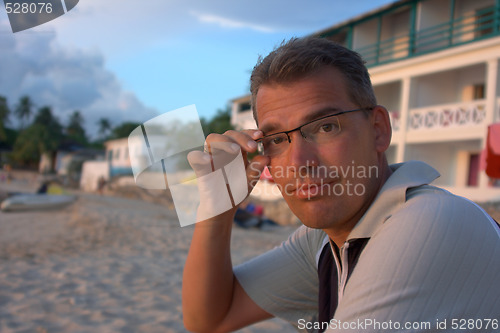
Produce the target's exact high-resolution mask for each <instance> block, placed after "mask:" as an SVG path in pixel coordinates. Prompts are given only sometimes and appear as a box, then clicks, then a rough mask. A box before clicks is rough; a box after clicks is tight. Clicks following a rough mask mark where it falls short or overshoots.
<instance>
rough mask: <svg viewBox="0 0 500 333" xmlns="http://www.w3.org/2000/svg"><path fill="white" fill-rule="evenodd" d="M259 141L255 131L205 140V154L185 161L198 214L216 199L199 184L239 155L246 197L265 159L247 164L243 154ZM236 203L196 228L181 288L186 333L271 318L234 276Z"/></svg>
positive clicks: (225, 328)
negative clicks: (196, 188) (192, 178)
mask: <svg viewBox="0 0 500 333" xmlns="http://www.w3.org/2000/svg"><path fill="white" fill-rule="evenodd" d="M262 135H263V134H262V132H261V131H258V130H246V131H241V132H238V131H227V132H226V133H224V134H223V135H221V134H210V135H209V136H208V137H207V139H206V143H205V151H203V152H201V151H196V152H191V153H190V154H189V155H188V160H189V163H190V164H191V166H192V168H193V169H194V170H195V173H196V175H197V179H198V186H199V189H200V199H201V200H200V203H201V204H200V209H199V211H198V213H199V214H201V215H202V216H203V214H205V215H207V213H210V212H211V211H210V209H213V206H212V205H214V204H216V200H217V199H218V198H220V193H215V192H214V190H213V188H212V186H211V185H210V182H209V181H207V182H205V181H204V179H207V178H206V177H204V176H206V175H209V174H211V173H213V172H214V171H216V170H217V169H218V168H224V166H226V165H228V163H231V162H232V161H233V160H234V159H235V158H236V157H237V156H238V155H239V154H242V157H243V161H244V167H245V173H246V178H247V179H246V183H247V184H248V191H247V192H246V193H249V192H250V191H251V190H252V189H253V187H254V186H255V184H256V183H257V181H258V180H259V177H260V174H261V173H262V170H263V169H264V167H265V166H266V165H267V164H268V163H269V158H268V157H265V156H255V157H254V158H253V159H252V161H248V160H247V154H249V153H254V152H256V150H257V144H256V142H255V140H257V139H259V138H261V137H262ZM228 189H229V186H228ZM238 203H239V202H238ZM238 203H233V206H232V208H230V209H229V210H227V211H225V212H223V213H222V214H219V215H217V216H214V215H211V216H212V217H210V218H208V219H206V220H203V222H200V223H196V225H195V230H194V233H193V239H192V241H191V247H190V250H189V254H188V258H187V260H186V266H185V268H184V276H183V284H182V306H183V315H184V325H185V326H186V328H187V329H188V330H192V331H196V332H228V331H232V330H236V329H238V328H240V327H243V326H246V325H249V324H252V323H254V322H257V321H260V320H263V319H266V318H269V317H270V316H271V315H270V314H268V313H267V312H265V311H264V310H263V309H261V308H260V307H259V306H257V305H256V304H255V303H254V302H253V301H252V299H250V297H249V296H248V295H247V294H246V293H245V291H244V290H243V288H242V287H241V285H240V284H239V283H238V281H237V280H236V278H235V277H234V275H233V266H232V263H231V253H230V245H231V243H230V241H231V229H232V224H233V218H234V214H235V212H236V209H237V204H238ZM200 210H201V211H200Z"/></svg>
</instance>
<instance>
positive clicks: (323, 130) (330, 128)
mask: <svg viewBox="0 0 500 333" xmlns="http://www.w3.org/2000/svg"><path fill="white" fill-rule="evenodd" d="M334 128H335V125H334V124H332V123H327V124H322V125H321V126H320V128H319V131H318V132H320V133H328V132H331V131H333V130H334Z"/></svg>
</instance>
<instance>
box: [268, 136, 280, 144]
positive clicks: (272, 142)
mask: <svg viewBox="0 0 500 333" xmlns="http://www.w3.org/2000/svg"><path fill="white" fill-rule="evenodd" d="M269 141H270V144H271V145H279V144H280V143H283V141H284V140H283V138H282V137H279V136H278V137H276V138H272V139H270V140H269Z"/></svg>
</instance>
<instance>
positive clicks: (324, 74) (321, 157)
mask: <svg viewBox="0 0 500 333" xmlns="http://www.w3.org/2000/svg"><path fill="white" fill-rule="evenodd" d="M256 107H257V117H258V121H259V128H260V129H261V130H262V131H263V132H264V134H265V135H269V134H273V133H277V132H281V131H288V130H290V129H294V128H296V127H298V126H301V125H303V124H305V123H307V122H309V121H312V120H315V119H318V118H321V117H324V116H326V115H330V114H335V113H338V112H341V111H346V110H353V109H359V106H358V105H356V104H354V103H353V102H352V101H351V100H350V99H349V97H348V94H347V89H346V85H345V79H344V77H343V75H342V74H341V73H340V72H339V71H338V70H337V69H335V68H333V67H323V68H321V69H320V70H318V71H316V72H314V73H313V74H311V75H309V76H307V77H305V78H303V79H300V80H297V81H294V82H293V83H290V84H285V85H278V84H267V85H262V86H261V87H260V89H259V91H258V93H257V99H256ZM338 119H339V121H340V127H341V131H340V133H339V134H337V135H336V136H335V137H333V138H332V139H331V140H330V141H329V142H327V143H321V144H318V143H314V142H307V141H306V140H304V138H303V137H302V136H301V134H300V132H299V131H294V132H292V133H290V134H289V135H290V139H291V143H290V144H289V145H288V146H287V147H286V149H285V150H284V151H283V152H282V153H281V154H280V155H277V156H273V157H271V159H270V164H269V167H270V171H271V174H272V175H273V178H274V181H275V182H276V184H277V185H278V187H279V188H280V190H281V192H282V194H283V197H284V198H285V200H286V201H287V203H288V205H289V206H290V208H291V210H292V211H293V212H294V214H295V215H296V216H297V217H298V218H299V219H300V220H301V221H302V223H304V224H305V225H307V226H309V227H312V228H320V229H330V228H333V229H337V228H352V226H354V224H355V223H356V222H357V220H358V219H359V218H360V217H361V216H362V214H363V213H364V212H365V211H366V209H367V207H368V206H369V205H370V203H371V201H372V200H373V198H374V196H375V195H376V193H377V191H378V189H379V187H380V184H381V182H380V177H381V175H380V174H378V173H379V172H380V170H379V168H380V166H381V160H382V152H381V151H380V150H381V148H380V147H379V146H380V145H378V146H377V139H376V137H377V133H378V132H379V131H378V130H377V129H376V125H374V123H375V122H374V120H373V115H371V114H370V115H369V116H366V115H365V114H364V112H363V111H357V112H352V113H346V114H343V115H339V116H338Z"/></svg>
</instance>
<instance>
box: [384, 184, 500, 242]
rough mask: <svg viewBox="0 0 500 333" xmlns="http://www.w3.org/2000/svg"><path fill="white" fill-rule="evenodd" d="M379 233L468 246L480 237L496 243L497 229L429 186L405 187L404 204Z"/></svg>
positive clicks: (465, 203)
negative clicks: (411, 231)
mask: <svg viewBox="0 0 500 333" xmlns="http://www.w3.org/2000/svg"><path fill="white" fill-rule="evenodd" d="M408 230H413V231H414V232H413V233H408V232H407V231H408ZM379 232H381V233H392V234H393V235H397V236H398V237H403V236H406V237H408V238H412V239H419V238H420V236H422V238H421V240H422V244H421V245H424V243H425V244H427V245H428V244H429V243H430V241H437V242H439V243H441V244H442V245H444V244H446V243H447V242H451V243H453V244H457V242H461V241H463V242H465V243H470V242H471V241H472V240H476V241H481V239H485V238H484V237H487V238H491V239H490V241H491V242H493V243H498V242H499V241H500V228H499V227H498V225H496V223H495V222H494V220H493V219H492V218H491V217H490V216H489V215H488V214H487V213H486V212H485V211H484V210H483V209H482V208H481V207H479V206H478V205H477V204H476V203H474V202H472V201H470V200H469V199H467V198H464V197H461V196H457V195H454V194H452V193H450V192H448V191H446V190H444V189H441V188H439V187H436V186H432V185H422V186H418V187H414V188H409V189H408V190H407V193H406V201H405V202H404V204H402V205H401V206H400V207H398V209H396V210H395V211H394V212H393V213H392V215H391V216H390V217H389V218H388V219H387V221H386V222H385V223H384V225H383V226H382V227H381V228H380V230H379ZM379 232H377V234H378V233H379ZM437 235H441V236H437ZM374 238H376V237H374Z"/></svg>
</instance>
